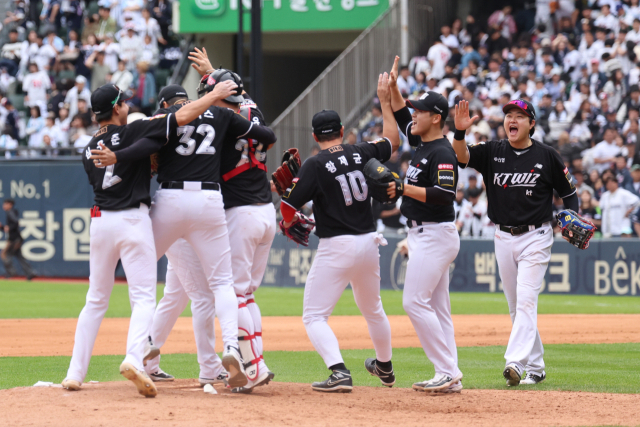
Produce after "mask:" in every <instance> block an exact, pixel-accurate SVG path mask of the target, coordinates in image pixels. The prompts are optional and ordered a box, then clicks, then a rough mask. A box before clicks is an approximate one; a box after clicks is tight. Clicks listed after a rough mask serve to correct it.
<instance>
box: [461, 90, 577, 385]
mask: <svg viewBox="0 0 640 427" xmlns="http://www.w3.org/2000/svg"><path fill="white" fill-rule="evenodd" d="M502 111H503V112H504V113H505V118H504V130H505V132H506V134H507V139H503V140H500V141H488V142H486V143H485V142H480V143H477V144H474V145H472V146H470V147H467V144H466V143H465V141H464V135H465V130H466V129H467V128H468V127H469V126H471V124H472V123H473V122H474V121H475V120H476V119H477V118H478V117H477V116H474V117H469V103H468V102H467V101H461V102H460V103H459V104H458V105H456V108H455V127H456V131H455V135H454V140H453V149H454V150H455V152H456V155H457V157H458V161H459V162H460V166H461V167H463V168H464V167H467V166H468V167H472V168H474V169H476V170H477V171H479V172H480V173H482V176H483V178H484V182H485V183H486V184H487V202H488V214H489V219H491V221H492V222H493V223H494V224H496V232H495V252H496V258H497V259H498V269H499V270H500V279H501V280H502V286H503V289H504V294H505V296H506V298H507V302H508V304H509V314H510V315H511V321H512V323H513V328H512V330H511V336H510V337H509V344H508V345H507V351H506V353H505V356H504V357H505V359H506V368H505V369H504V371H503V376H504V377H505V379H506V380H507V385H509V386H517V385H519V384H537V383H539V382H541V381H544V379H545V377H546V373H545V371H544V368H545V364H544V360H543V357H542V356H543V353H544V349H543V347H542V341H541V340H540V334H539V333H538V328H537V311H538V293H539V292H540V287H541V286H542V280H543V279H544V274H545V272H546V270H547V265H548V263H549V260H550V258H551V245H552V244H553V227H552V224H551V222H552V221H553V219H554V218H553V214H552V199H553V190H554V189H555V190H556V191H557V192H558V194H559V195H560V197H562V199H563V201H564V206H565V208H568V209H571V210H573V211H576V212H577V211H578V197H577V196H576V189H575V187H574V185H573V182H572V178H571V174H570V173H569V171H568V169H567V168H566V167H565V166H564V163H563V161H562V159H561V158H560V155H559V154H558V153H557V152H556V151H555V150H554V149H553V148H551V147H549V146H547V145H545V144H543V143H541V142H538V141H535V140H533V139H531V136H532V135H533V133H534V129H535V125H536V113H535V110H534V108H533V105H531V103H529V102H528V101H526V100H523V99H514V100H512V101H510V102H509V103H508V104H506V105H505V106H504V107H503V109H502ZM587 243H588V240H587ZM524 372H526V374H527V375H526V377H525V378H524V379H522V376H523V374H524Z"/></svg>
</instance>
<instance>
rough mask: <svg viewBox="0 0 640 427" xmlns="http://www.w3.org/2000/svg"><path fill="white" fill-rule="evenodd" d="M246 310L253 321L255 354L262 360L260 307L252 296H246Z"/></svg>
mask: <svg viewBox="0 0 640 427" xmlns="http://www.w3.org/2000/svg"><path fill="white" fill-rule="evenodd" d="M246 299H247V308H248V309H249V312H250V313H251V319H252V320H253V330H254V335H255V337H256V346H255V349H256V353H257V354H258V356H260V358H262V352H263V351H264V350H263V346H262V314H261V313H260V307H258V304H257V303H256V301H255V299H254V297H253V294H249V295H247V296H246Z"/></svg>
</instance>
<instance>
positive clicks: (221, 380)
mask: <svg viewBox="0 0 640 427" xmlns="http://www.w3.org/2000/svg"><path fill="white" fill-rule="evenodd" d="M228 377H229V373H228V372H227V371H225V370H224V369H223V370H222V372H220V375H218V376H217V377H215V378H198V382H199V383H200V387H204V386H205V385H207V384H211V385H214V384H224V385H225V387H226V386H227V385H228V383H227V378H228Z"/></svg>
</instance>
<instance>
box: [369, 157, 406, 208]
mask: <svg viewBox="0 0 640 427" xmlns="http://www.w3.org/2000/svg"><path fill="white" fill-rule="evenodd" d="M363 172H364V176H365V178H366V179H367V186H368V187H369V194H371V197H373V198H374V199H376V200H377V201H379V202H380V203H384V204H392V203H395V202H396V201H397V200H398V199H399V198H400V196H402V193H403V192H404V182H402V180H401V179H400V177H399V176H398V174H397V173H395V172H391V171H390V170H389V168H388V167H386V166H385V165H383V164H382V163H381V162H380V160H378V159H371V160H369V161H368V162H367V164H366V165H364V171H363ZM390 182H393V183H394V184H395V186H396V195H395V196H394V197H389V195H388V194H387V189H388V188H389V183H390Z"/></svg>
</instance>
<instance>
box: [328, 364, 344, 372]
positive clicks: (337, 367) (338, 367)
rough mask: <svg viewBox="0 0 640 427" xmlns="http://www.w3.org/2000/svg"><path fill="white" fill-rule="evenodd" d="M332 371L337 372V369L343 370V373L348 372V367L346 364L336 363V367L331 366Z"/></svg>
mask: <svg viewBox="0 0 640 427" xmlns="http://www.w3.org/2000/svg"><path fill="white" fill-rule="evenodd" d="M329 369H330V370H331V371H335V370H336V369H341V370H343V371H346V370H347V366H346V365H345V364H344V363H336V364H335V365H331V366H329Z"/></svg>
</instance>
